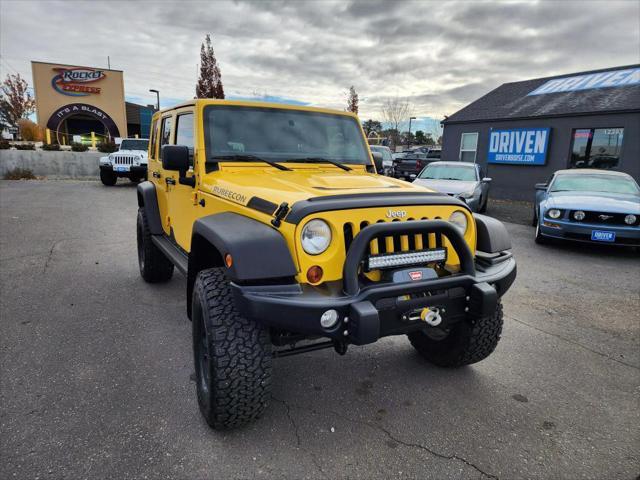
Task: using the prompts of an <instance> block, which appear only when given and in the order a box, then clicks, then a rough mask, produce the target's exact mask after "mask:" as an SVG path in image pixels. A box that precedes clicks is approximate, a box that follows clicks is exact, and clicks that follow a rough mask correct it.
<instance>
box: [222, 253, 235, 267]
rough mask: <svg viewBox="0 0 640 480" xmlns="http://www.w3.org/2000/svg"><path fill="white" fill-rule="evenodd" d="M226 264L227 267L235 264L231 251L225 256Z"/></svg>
mask: <svg viewBox="0 0 640 480" xmlns="http://www.w3.org/2000/svg"><path fill="white" fill-rule="evenodd" d="M224 264H225V265H226V266H227V268H231V266H232V265H233V257H232V256H231V254H230V253H227V254H226V255H225V256H224Z"/></svg>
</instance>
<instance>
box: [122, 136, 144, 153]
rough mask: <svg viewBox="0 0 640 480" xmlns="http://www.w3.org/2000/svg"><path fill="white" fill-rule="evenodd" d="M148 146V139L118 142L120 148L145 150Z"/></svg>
mask: <svg viewBox="0 0 640 480" xmlns="http://www.w3.org/2000/svg"><path fill="white" fill-rule="evenodd" d="M148 148H149V140H138V139H135V140H131V139H127V140H122V143H121V144H120V150H144V151H145V152H146V151H147V150H148Z"/></svg>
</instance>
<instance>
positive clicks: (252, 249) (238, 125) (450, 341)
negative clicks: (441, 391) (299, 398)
mask: <svg viewBox="0 0 640 480" xmlns="http://www.w3.org/2000/svg"><path fill="white" fill-rule="evenodd" d="M379 163H381V157H379V154H373V155H372V154H371V151H370V150H369V147H368V145H367V141H366V138H365V135H364V133H363V131H362V128H361V126H360V123H359V121H358V118H357V117H356V116H355V115H352V114H350V113H346V112H340V111H333V110H325V109H319V108H310V107H300V106H289V105H279V104H268V103H254V102H240V101H220V100H194V101H191V102H189V103H186V104H183V105H180V106H177V107H174V108H171V109H168V110H163V111H161V112H158V113H156V114H155V115H154V117H153V124H152V133H151V141H150V145H149V165H148V177H149V181H146V182H143V183H141V184H140V185H138V205H139V211H138V220H137V241H138V260H139V264H140V273H141V275H142V278H143V279H144V280H145V281H147V282H165V281H168V280H169V279H170V278H171V276H172V274H173V270H174V267H175V268H177V269H178V270H179V271H180V272H181V273H182V274H184V275H185V276H186V279H187V284H186V290H187V291H186V298H187V315H188V316H189V318H190V319H191V320H192V331H193V354H194V363H195V373H196V385H197V387H196V390H197V398H198V403H199V406H200V410H201V411H202V414H203V415H204V417H205V419H206V421H207V423H208V424H209V425H210V426H211V427H213V428H216V429H218V428H233V427H237V426H239V425H242V424H244V423H246V422H249V421H251V420H253V419H255V418H256V417H258V416H259V415H260V414H261V413H262V412H263V411H264V409H265V407H266V405H267V403H268V402H269V399H270V386H271V375H272V359H273V357H279V356H286V355H292V354H296V353H303V352H309V351H312V350H317V349H320V348H326V347H332V348H334V349H335V351H336V352H337V353H339V354H344V353H345V352H346V351H347V347H348V345H349V344H354V345H365V344H368V343H373V342H375V341H377V340H378V339H379V338H381V337H384V336H388V335H407V336H408V338H409V341H410V342H411V344H412V345H413V346H414V347H415V349H416V350H417V351H418V352H419V353H420V355H422V356H423V357H425V358H426V359H427V360H429V361H431V362H433V363H434V364H436V365H441V366H445V367H457V366H461V365H467V364H471V363H474V362H478V361H480V360H482V359H484V358H485V357H487V356H488V355H489V354H490V353H491V352H492V351H493V350H494V349H495V347H496V345H497V343H498V340H499V338H500V333H501V330H502V307H501V304H500V297H501V296H502V295H503V294H504V293H505V292H506V291H507V290H508V288H509V287H510V286H511V284H512V282H513V280H514V279H515V275H516V265H515V260H514V258H513V256H512V254H511V252H510V249H511V243H510V239H509V236H508V234H507V232H506V230H505V228H504V226H503V225H502V224H501V223H500V222H498V221H497V220H495V219H492V218H489V217H486V216H482V215H473V214H472V213H471V211H470V210H469V208H467V206H466V205H465V204H464V203H463V202H462V201H460V200H458V199H456V198H454V197H450V196H447V195H443V194H439V193H436V192H433V191H430V190H427V189H425V188H422V187H418V186H415V185H412V184H410V183H406V182H404V181H402V180H397V179H393V178H388V177H384V176H381V175H377V174H376V164H379Z"/></svg>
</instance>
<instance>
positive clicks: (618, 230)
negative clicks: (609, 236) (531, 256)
mask: <svg viewBox="0 0 640 480" xmlns="http://www.w3.org/2000/svg"><path fill="white" fill-rule="evenodd" d="M545 223H547V224H553V225H557V227H550V226H547V225H545ZM594 230H604V231H608V232H614V233H615V235H616V237H615V241H614V242H601V241H595V240H591V232H592V231H594ZM540 233H541V234H542V235H544V236H545V237H550V238H557V239H561V240H571V241H575V242H584V243H592V244H599V245H624V246H630V247H637V246H640V227H637V226H628V227H625V226H622V225H606V224H591V223H578V222H571V221H567V220H563V219H560V220H553V219H550V218H545V219H544V220H543V221H542V222H540Z"/></svg>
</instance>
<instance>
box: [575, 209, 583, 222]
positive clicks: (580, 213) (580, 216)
mask: <svg viewBox="0 0 640 480" xmlns="http://www.w3.org/2000/svg"><path fill="white" fill-rule="evenodd" d="M573 218H575V219H576V220H578V221H579V222H581V221H582V220H584V212H583V211H582V210H578V211H577V212H573Z"/></svg>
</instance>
